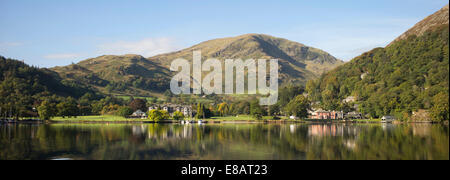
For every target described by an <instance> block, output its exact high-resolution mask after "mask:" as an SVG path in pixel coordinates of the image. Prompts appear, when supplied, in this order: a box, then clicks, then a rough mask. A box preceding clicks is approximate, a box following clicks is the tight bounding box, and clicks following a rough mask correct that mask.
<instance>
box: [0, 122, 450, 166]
mask: <svg viewBox="0 0 450 180" xmlns="http://www.w3.org/2000/svg"><path fill="white" fill-rule="evenodd" d="M425 128H426V130H422V129H421V127H418V126H414V125H406V126H394V125H390V126H389V127H383V126H379V125H305V124H302V125H279V124H274V125H271V124H269V125H264V124H245V125H244V124H239V125H233V124H220V125H203V126H199V125H195V124H190V125H172V124H170V125H165V124H139V125H106V124H96V125H67V124H54V125H39V126H38V125H8V126H0V159H49V158H53V157H61V156H63V157H72V158H75V159H448V157H449V155H448V151H449V149H448V145H449V138H448V137H449V136H448V127H444V126H440V125H431V126H429V127H428V126H427V127H425Z"/></svg>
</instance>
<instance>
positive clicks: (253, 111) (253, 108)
mask: <svg viewBox="0 0 450 180" xmlns="http://www.w3.org/2000/svg"><path fill="white" fill-rule="evenodd" d="M250 115H252V116H253V117H254V118H256V119H258V120H261V119H262V117H263V116H264V115H265V110H264V109H263V108H262V107H261V105H259V102H258V101H252V103H250Z"/></svg>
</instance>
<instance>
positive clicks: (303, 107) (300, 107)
mask: <svg viewBox="0 0 450 180" xmlns="http://www.w3.org/2000/svg"><path fill="white" fill-rule="evenodd" d="M309 109H310V102H309V100H308V99H307V98H306V97H305V96H303V95H298V96H297V97H295V98H294V99H293V100H292V101H291V102H289V103H288V104H287V105H286V108H285V111H286V112H287V113H288V114H289V115H294V116H296V117H299V118H307V117H308V110H309Z"/></svg>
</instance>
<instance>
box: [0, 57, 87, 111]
mask: <svg viewBox="0 0 450 180" xmlns="http://www.w3.org/2000/svg"><path fill="white" fill-rule="evenodd" d="M85 93H91V94H95V92H94V91H93V90H91V89H90V88H89V87H86V86H82V85H80V84H77V83H74V82H72V81H68V80H63V79H62V78H60V77H59V76H58V74H57V73H55V72H53V71H51V70H48V69H41V68H37V67H31V66H28V65H26V64H25V63H24V62H22V61H18V60H14V59H7V58H4V57H2V56H0V102H2V103H1V104H0V112H3V113H4V112H5V110H10V111H14V112H18V113H15V114H17V115H19V114H20V115H24V117H27V116H26V114H30V110H31V109H32V106H33V105H35V106H34V107H36V105H37V104H39V101H40V98H42V97H48V96H53V95H56V96H60V97H66V96H71V97H75V98H78V97H81V96H83V95H84V94H85ZM36 103H37V104H36ZM2 109H3V111H1V110H2ZM31 114H32V113H31ZM4 115H5V114H1V113H0V116H4Z"/></svg>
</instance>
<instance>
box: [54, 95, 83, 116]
mask: <svg viewBox="0 0 450 180" xmlns="http://www.w3.org/2000/svg"><path fill="white" fill-rule="evenodd" d="M56 108H57V109H58V115H59V116H62V117H63V118H65V117H66V116H67V117H69V118H70V117H72V116H75V117H76V116H77V115H78V113H79V110H78V107H77V102H76V101H75V99H73V98H72V97H69V98H67V99H66V100H65V101H63V102H61V103H59V104H58V105H56Z"/></svg>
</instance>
